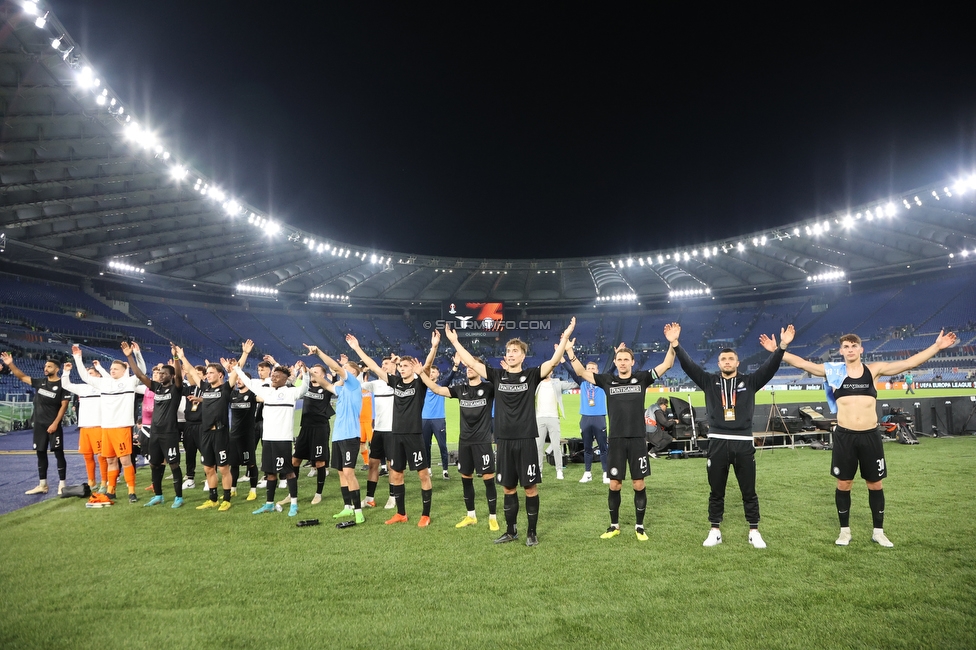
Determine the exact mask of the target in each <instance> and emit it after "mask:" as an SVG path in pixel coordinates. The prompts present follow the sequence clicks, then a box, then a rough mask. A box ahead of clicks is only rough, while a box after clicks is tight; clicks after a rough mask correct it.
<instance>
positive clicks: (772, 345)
mask: <svg viewBox="0 0 976 650" xmlns="http://www.w3.org/2000/svg"><path fill="white" fill-rule="evenodd" d="M759 345H761V346H763V348H765V350H766V352H775V351H776V338H775V337H770V336H766V335H765V334H760V335H759Z"/></svg>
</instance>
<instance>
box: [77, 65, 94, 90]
mask: <svg viewBox="0 0 976 650" xmlns="http://www.w3.org/2000/svg"><path fill="white" fill-rule="evenodd" d="M76 79H77V80H78V86H79V87H80V88H91V87H92V86H94V85H95V75H94V73H93V72H92V69H91V68H90V67H89V66H87V65H86V66H83V67H82V68H81V71H79V72H78V74H77V76H76Z"/></svg>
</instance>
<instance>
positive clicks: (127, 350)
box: [121, 341, 132, 356]
mask: <svg viewBox="0 0 976 650" xmlns="http://www.w3.org/2000/svg"><path fill="white" fill-rule="evenodd" d="M121 347H122V354H124V355H125V356H129V355H130V354H132V346H131V345H129V344H128V343H126V342H125V341H122V346H121Z"/></svg>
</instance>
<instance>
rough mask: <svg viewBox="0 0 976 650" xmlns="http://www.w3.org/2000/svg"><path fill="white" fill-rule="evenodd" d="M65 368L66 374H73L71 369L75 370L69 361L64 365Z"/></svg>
mask: <svg viewBox="0 0 976 650" xmlns="http://www.w3.org/2000/svg"><path fill="white" fill-rule="evenodd" d="M63 367H64V372H65V374H67V373H70V372H71V369H72V368H74V365H73V364H72V363H71V362H70V361H69V362H68V363H66V364H64V366H63Z"/></svg>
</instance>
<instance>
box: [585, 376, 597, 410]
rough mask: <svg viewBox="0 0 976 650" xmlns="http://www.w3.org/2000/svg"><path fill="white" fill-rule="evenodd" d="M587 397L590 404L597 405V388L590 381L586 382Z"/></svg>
mask: <svg viewBox="0 0 976 650" xmlns="http://www.w3.org/2000/svg"><path fill="white" fill-rule="evenodd" d="M586 397H587V398H588V399H587V401H588V402H589V404H590V406H596V389H595V388H594V387H593V384H591V383H590V382H586Z"/></svg>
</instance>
